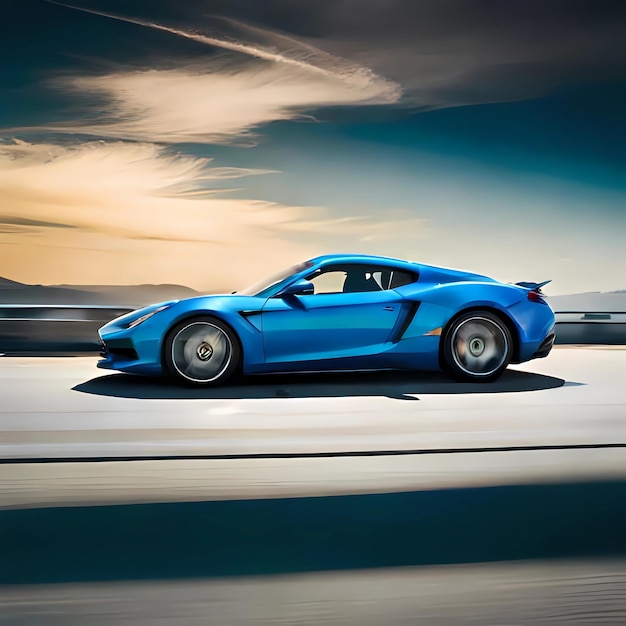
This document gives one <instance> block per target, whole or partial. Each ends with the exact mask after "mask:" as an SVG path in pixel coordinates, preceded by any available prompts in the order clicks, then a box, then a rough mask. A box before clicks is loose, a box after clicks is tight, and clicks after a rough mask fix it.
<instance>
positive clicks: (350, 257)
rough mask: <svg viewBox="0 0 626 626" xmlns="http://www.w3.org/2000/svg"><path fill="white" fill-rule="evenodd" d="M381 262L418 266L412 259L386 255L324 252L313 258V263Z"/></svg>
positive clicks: (402, 265)
mask: <svg viewBox="0 0 626 626" xmlns="http://www.w3.org/2000/svg"><path fill="white" fill-rule="evenodd" d="M333 262H334V263H380V264H381V265H395V266H398V267H406V268H407V269H412V270H415V269H417V267H418V264H417V263H414V262H412V261H403V260H402V259H396V258H393V257H386V256H375V255H371V254H324V255H321V256H318V257H315V258H314V259H311V263H315V264H316V265H317V264H318V263H323V264H324V265H326V264H327V263H333Z"/></svg>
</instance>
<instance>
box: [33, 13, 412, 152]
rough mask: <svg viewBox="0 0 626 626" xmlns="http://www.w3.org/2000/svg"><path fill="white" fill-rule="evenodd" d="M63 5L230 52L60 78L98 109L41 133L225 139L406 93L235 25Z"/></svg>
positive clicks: (339, 61) (308, 48)
mask: <svg viewBox="0 0 626 626" xmlns="http://www.w3.org/2000/svg"><path fill="white" fill-rule="evenodd" d="M54 4H58V3H54ZM62 6H67V7H69V8H75V9H77V10H80V11H84V12H88V13H93V14H95V15H99V16H103V17H107V18H111V19H115V20H120V21H124V22H130V23H132V24H137V25H139V26H142V27H145V28H149V29H153V30H159V31H165V32H168V33H171V34H172V35H173V36H175V37H182V38H186V39H191V40H193V41H196V42H198V43H201V44H204V45H206V46H209V47H211V48H212V49H214V48H219V49H221V50H223V51H226V54H225V55H224V54H223V55H221V56H218V57H215V56H207V57H205V58H203V59H202V60H201V61H197V60H196V61H194V62H191V61H190V62H189V63H188V64H186V65H184V66H178V67H176V68H168V69H163V68H154V67H152V68H150V69H145V70H137V71H117V72H113V73H109V74H105V75H99V76H74V77H71V78H62V79H57V80H56V81H53V82H54V84H56V86H57V87H60V88H61V89H64V90H70V91H71V92H75V93H79V94H97V95H98V96H99V98H98V101H99V102H100V103H101V104H100V106H99V108H96V109H94V110H91V111H90V113H89V116H88V117H89V120H90V121H76V122H71V123H64V124H58V125H45V126H41V127H39V130H44V131H46V130H47V131H53V132H71V133H85V134H93V135H97V136H101V137H113V138H120V139H134V140H138V141H158V142H224V141H228V140H232V139H233V138H234V137H240V136H241V135H242V134H246V133H248V131H250V129H252V128H254V127H257V126H259V125H261V124H266V123H268V122H273V121H277V120H287V119H293V118H296V117H300V116H302V115H305V114H306V112H307V111H310V110H312V109H316V108H319V107H324V106H342V105H371V104H390V103H394V102H397V101H398V100H399V99H400V97H401V94H402V89H401V87H400V85H399V84H398V83H395V82H393V81H389V80H387V79H385V78H384V77H382V76H379V75H378V74H376V73H374V72H372V71H371V70H370V69H369V68H368V67H366V66H364V65H362V64H358V63H355V62H353V61H349V60H347V59H344V58H341V57H339V56H337V55H332V54H329V53H328V52H325V51H323V50H321V49H320V48H316V47H314V46H312V45H309V44H306V43H300V42H298V41H297V40H295V39H293V38H289V37H287V36H284V35H280V34H275V33H272V32H271V31H265V30H262V29H258V28H252V27H248V26H247V25H245V24H243V23H241V22H238V21H236V20H223V21H222V27H223V28H226V26H228V28H229V29H230V30H232V31H233V32H235V35H229V36H224V35H222V36H209V35H205V34H202V33H200V32H197V31H196V30H193V31H192V30H190V29H183V28H172V27H169V26H165V25H162V24H159V23H156V22H153V21H148V20H144V19H139V18H131V17H125V16H119V15H114V14H111V13H106V12H102V11H95V10H90V9H84V8H79V7H70V6H69V5H62ZM239 34H245V35H247V36H248V37H252V36H254V37H256V38H257V39H259V38H262V39H263V43H259V42H253V41H245V40H243V39H242V38H241V37H238V35H239ZM228 53H230V54H228ZM83 117H84V116H83ZM94 120H95V121H94ZM21 130H24V129H21Z"/></svg>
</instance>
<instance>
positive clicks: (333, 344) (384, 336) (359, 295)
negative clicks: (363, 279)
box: [261, 267, 402, 363]
mask: <svg viewBox="0 0 626 626" xmlns="http://www.w3.org/2000/svg"><path fill="white" fill-rule="evenodd" d="M347 269H348V270H349V269H350V268H347ZM331 272H343V273H344V275H343V277H341V276H340V277H339V278H340V280H341V281H342V282H343V283H344V285H347V284H348V282H349V276H348V275H347V274H348V272H347V270H346V268H345V267H344V268H339V269H337V268H327V269H326V271H324V272H323V274H324V275H326V276H321V275H320V277H319V278H318V280H317V282H316V278H317V277H313V279H312V282H313V283H314V284H315V285H316V293H314V294H313V295H296V296H293V295H289V296H285V297H280V296H279V297H274V298H270V299H269V300H268V301H267V302H266V304H265V306H264V308H263V312H262V321H261V323H262V329H263V344H264V350H265V361H266V362H267V363H289V362H297V361H309V360H321V359H337V358H343V357H356V356H366V355H373V354H378V353H379V352H381V351H382V350H383V349H384V344H385V343H386V342H387V341H388V340H389V339H390V337H391V335H392V332H393V330H394V328H395V326H396V323H397V322H398V318H399V316H400V313H401V311H402V297H401V296H400V295H399V294H397V293H396V292H395V291H393V290H391V289H384V290H383V289H382V288H380V286H379V287H378V288H375V289H376V290H372V291H353V292H343V291H340V290H337V291H333V290H332V288H331V289H330V290H329V291H324V290H323V289H322V290H320V289H319V282H320V280H321V279H324V278H327V277H328V276H327V275H328V274H330V273H331ZM370 277H371V274H370ZM371 285H373V283H370V287H371ZM368 288H369V287H368Z"/></svg>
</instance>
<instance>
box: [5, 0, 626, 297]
mask: <svg viewBox="0 0 626 626" xmlns="http://www.w3.org/2000/svg"><path fill="white" fill-rule="evenodd" d="M624 41H626V4H624V3H623V2H621V1H615V2H613V1H609V0H588V1H585V0H558V1H557V0H526V1H524V2H514V1H506V0H499V1H495V0H476V1H470V0H368V1H367V2H366V1H365V0H316V1H312V0H298V1H297V2H295V1H293V0H187V1H186V2H180V1H179V0H159V1H156V0H74V1H72V2H70V3H67V4H65V3H57V2H50V1H45V0H20V1H17V0H14V1H10V0H0V276H3V277H5V278H9V279H12V280H17V281H21V282H25V283H37V284H39V283H41V284H59V283H63V284H135V283H177V284H183V285H187V286H190V287H193V288H195V289H198V290H203V291H213V290H228V291H231V290H233V289H239V288H242V287H245V286H246V285H247V284H251V283H254V282H256V281H257V280H258V279H260V278H262V277H263V276H264V275H269V274H272V273H274V272H275V271H277V270H280V269H281V268H283V267H287V266H289V265H293V264H295V263H298V262H300V261H302V260H305V259H308V258H311V257H314V256H316V255H318V254H324V253H341V252H346V253H355V252H360V253H368V254H380V255H385V256H394V257H398V258H403V259H408V260H414V261H418V262H423V263H429V264H435V265H443V266H446V267H456V268H461V269H467V270H470V271H473V272H480V273H484V274H487V275H489V276H493V277H494V278H497V279H499V280H503V281H505V282H509V281H510V282H517V281H521V280H525V281H543V280H547V279H552V280H553V283H552V284H551V285H550V287H549V288H548V289H547V292H548V293H552V294H564V293H574V292H581V291H610V290H618V289H626V277H625V269H626V245H625V239H626V237H625V233H626V106H625V105H626V47H625V46H624V45H623V42H624Z"/></svg>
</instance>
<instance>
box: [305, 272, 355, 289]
mask: <svg viewBox="0 0 626 626" xmlns="http://www.w3.org/2000/svg"><path fill="white" fill-rule="evenodd" d="M346 275H347V273H346V271H345V270H332V271H330V272H323V273H320V274H317V275H315V276H313V277H311V278H309V280H310V282H312V283H313V289H314V291H313V293H314V294H320V293H341V292H342V291H343V284H344V282H345V281H346Z"/></svg>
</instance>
